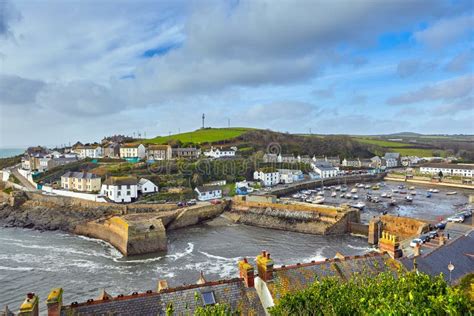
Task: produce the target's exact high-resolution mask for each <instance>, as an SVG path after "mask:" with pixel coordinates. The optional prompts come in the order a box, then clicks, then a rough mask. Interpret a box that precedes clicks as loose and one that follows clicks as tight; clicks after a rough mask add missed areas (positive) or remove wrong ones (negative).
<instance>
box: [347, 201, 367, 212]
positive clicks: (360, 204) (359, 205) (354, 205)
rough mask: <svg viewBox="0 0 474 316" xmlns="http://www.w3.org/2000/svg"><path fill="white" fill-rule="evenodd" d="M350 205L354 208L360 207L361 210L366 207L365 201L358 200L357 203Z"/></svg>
mask: <svg viewBox="0 0 474 316" xmlns="http://www.w3.org/2000/svg"><path fill="white" fill-rule="evenodd" d="M349 206H350V207H353V208H356V209H359V210H363V209H364V207H365V203H364V202H357V203H354V204H349Z"/></svg>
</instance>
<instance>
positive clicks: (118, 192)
mask: <svg viewBox="0 0 474 316" xmlns="http://www.w3.org/2000/svg"><path fill="white" fill-rule="evenodd" d="M100 193H101V194H102V195H104V196H106V197H107V198H109V199H110V200H112V201H114V202H116V203H129V202H132V201H133V200H135V199H136V198H137V197H138V180H137V178H135V177H110V178H108V179H107V180H105V182H104V183H103V184H102V188H101V190H100Z"/></svg>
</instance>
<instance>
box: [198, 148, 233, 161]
mask: <svg viewBox="0 0 474 316" xmlns="http://www.w3.org/2000/svg"><path fill="white" fill-rule="evenodd" d="M236 151H237V147H231V148H222V147H221V148H214V147H211V149H209V150H206V151H205V152H204V156H206V157H209V158H216V159H218V158H229V157H235V153H236Z"/></svg>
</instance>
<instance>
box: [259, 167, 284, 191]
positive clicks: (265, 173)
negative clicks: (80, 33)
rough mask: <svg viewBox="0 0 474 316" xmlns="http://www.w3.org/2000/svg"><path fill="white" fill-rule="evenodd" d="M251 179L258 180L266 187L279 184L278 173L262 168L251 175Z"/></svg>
mask: <svg viewBox="0 0 474 316" xmlns="http://www.w3.org/2000/svg"><path fill="white" fill-rule="evenodd" d="M253 179H254V180H259V181H260V182H261V183H262V184H263V185H264V186H266V187H271V186H274V185H277V184H278V183H280V173H279V172H278V171H277V170H272V169H271V168H263V169H260V170H256V171H255V172H254V173H253Z"/></svg>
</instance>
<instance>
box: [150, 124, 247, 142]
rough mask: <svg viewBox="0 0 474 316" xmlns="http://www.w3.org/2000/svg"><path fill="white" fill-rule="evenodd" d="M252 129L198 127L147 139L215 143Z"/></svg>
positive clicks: (153, 140) (151, 140)
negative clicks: (190, 130) (193, 129)
mask: <svg viewBox="0 0 474 316" xmlns="http://www.w3.org/2000/svg"><path fill="white" fill-rule="evenodd" d="M249 130H252V129H251V128H243V127H235V128H209V129H198V130H195V131H193V132H187V133H181V134H175V135H170V136H158V137H155V138H151V139H147V140H145V141H144V143H147V144H164V143H167V142H169V141H170V140H179V141H180V142H182V143H193V144H200V143H213V142H218V141H222V140H226V139H232V138H235V137H238V136H240V135H242V134H243V133H245V132H248V131H249Z"/></svg>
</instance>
